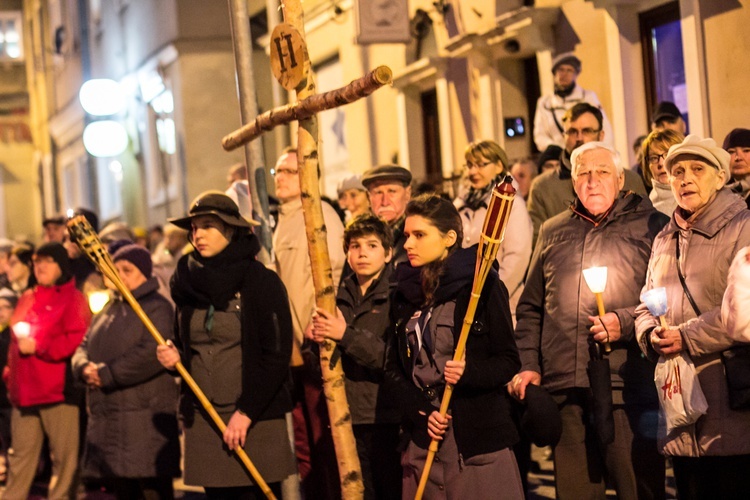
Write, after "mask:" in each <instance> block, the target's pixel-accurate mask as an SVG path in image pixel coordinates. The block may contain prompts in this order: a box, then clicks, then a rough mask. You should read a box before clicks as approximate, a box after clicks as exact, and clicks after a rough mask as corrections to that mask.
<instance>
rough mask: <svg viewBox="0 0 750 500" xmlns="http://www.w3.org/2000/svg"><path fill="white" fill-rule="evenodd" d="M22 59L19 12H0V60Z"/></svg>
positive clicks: (20, 18) (21, 29)
mask: <svg viewBox="0 0 750 500" xmlns="http://www.w3.org/2000/svg"><path fill="white" fill-rule="evenodd" d="M9 59H14V60H21V59H23V28H22V17H21V13H20V12H17V11H3V12H0V60H9Z"/></svg>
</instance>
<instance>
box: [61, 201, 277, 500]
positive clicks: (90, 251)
mask: <svg viewBox="0 0 750 500" xmlns="http://www.w3.org/2000/svg"><path fill="white" fill-rule="evenodd" d="M68 230H69V231H70V232H71V234H72V235H73V237H74V239H75V242H76V243H77V244H78V246H79V247H81V250H82V251H83V253H84V254H86V256H88V258H89V259H91V261H92V262H93V263H94V265H95V266H96V267H97V268H99V270H100V271H101V273H102V274H103V275H104V276H105V277H106V278H107V279H109V280H110V281H111V282H112V283H114V285H115V287H117V290H119V291H120V293H121V294H122V296H123V298H124V299H125V300H127V301H128V304H130V307H132V308H133V311H135V313H136V315H138V317H139V318H140V320H141V321H142V322H143V324H144V325H145V326H146V329H147V330H148V331H149V333H150V334H151V336H152V337H154V339H155V340H156V342H157V343H158V344H159V345H167V343H166V341H165V340H164V337H162V336H161V334H160V333H159V331H158V330H157V329H156V327H155V326H154V324H153V323H152V322H151V319H150V318H149V317H148V315H147V314H146V313H145V312H144V311H143V308H142V307H141V305H140V304H139V303H138V301H137V300H136V299H135V297H133V294H132V293H131V292H130V290H129V289H128V287H127V286H125V283H123V282H122V279H121V278H120V275H119V274H118V273H117V268H115V265H114V263H113V262H112V258H111V257H110V255H109V253H108V252H107V250H106V249H105V248H104V245H102V242H101V240H99V237H98V236H97V235H96V232H95V231H94V229H93V228H92V227H91V225H90V224H89V223H88V221H87V220H86V218H85V217H84V216H82V215H79V216H77V217H73V218H72V219H70V220H69V221H68ZM175 369H176V370H177V371H178V372H179V374H180V376H181V377H182V380H184V381H185V382H186V383H187V385H188V387H190V390H191V391H193V394H195V397H197V398H198V401H200V403H201V405H203V408H204V409H205V410H206V412H207V413H208V414H209V415H210V416H211V420H213V421H214V424H216V427H218V428H219V431H220V432H221V433H222V434H223V433H224V431H225V430H226V428H227V426H226V424H225V423H224V421H223V420H222V419H221V417H220V416H219V414H218V413H216V410H215V409H214V407H213V406H212V405H211V402H210V401H209V400H208V398H207V397H206V395H205V394H203V391H202V390H201V388H200V387H198V384H196V383H195V380H194V379H193V377H191V376H190V373H188V371H187V369H186V368H185V366H184V365H183V364H182V363H181V362H177V364H176V365H175ZM234 452H235V453H236V454H237V456H238V457H239V458H240V461H241V462H242V464H243V465H244V466H245V468H246V469H247V470H248V472H250V475H251V476H252V477H253V481H254V482H255V484H256V485H257V486H258V487H259V488H260V489H261V490H263V493H265V495H266V497H267V498H269V499H272V500H276V497H275V496H274V494H273V492H272V491H271V488H269V487H268V484H266V482H265V481H264V480H263V478H262V477H261V475H260V472H258V469H256V468H255V465H253V463H252V462H251V461H250V457H248V456H247V453H245V450H243V449H242V448H241V447H239V446H238V447H237V448H235V449H234Z"/></svg>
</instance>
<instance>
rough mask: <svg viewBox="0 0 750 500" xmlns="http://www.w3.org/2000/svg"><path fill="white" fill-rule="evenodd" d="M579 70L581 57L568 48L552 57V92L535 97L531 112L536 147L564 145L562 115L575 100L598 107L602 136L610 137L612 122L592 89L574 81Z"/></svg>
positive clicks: (608, 138) (542, 149)
mask: <svg viewBox="0 0 750 500" xmlns="http://www.w3.org/2000/svg"><path fill="white" fill-rule="evenodd" d="M580 73H581V60H580V59H578V58H577V57H576V56H575V55H573V53H572V52H565V53H563V54H560V55H558V56H557V57H555V59H554V60H553V61H552V74H553V75H554V82H555V92H554V94H552V95H544V96H542V97H540V98H539V100H538V101H537V103H536V114H535V115H534V142H535V143H536V147H537V149H539V151H544V150H545V149H547V147H548V146H550V145H553V144H554V145H557V146H561V147H562V146H564V144H565V140H564V138H563V131H564V128H563V127H564V125H563V116H565V113H566V112H567V111H568V110H569V109H570V108H572V107H573V106H575V105H576V104H578V103H579V102H587V103H589V104H591V105H592V106H595V107H597V108H599V109H600V110H601V112H602V116H603V124H602V128H603V130H604V139H603V140H604V141H606V142H607V143H610V142H611V141H612V138H614V135H613V134H612V125H610V123H609V120H608V119H607V115H606V114H605V113H604V110H603V109H602V105H601V103H600V102H599V97H597V95H596V92H594V91H593V90H587V89H584V88H582V87H581V86H580V85H578V84H577V83H576V79H577V78H578V75H579V74H580Z"/></svg>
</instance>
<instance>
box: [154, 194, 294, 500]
mask: <svg viewBox="0 0 750 500" xmlns="http://www.w3.org/2000/svg"><path fill="white" fill-rule="evenodd" d="M171 222H172V223H173V224H175V225H177V226H179V227H182V228H184V229H187V230H189V231H190V241H191V243H192V244H193V246H194V247H195V249H196V251H194V252H191V253H190V254H188V255H185V256H184V257H182V258H181V259H180V261H179V262H178V264H177V269H176V271H175V274H174V275H173V276H172V283H171V289H172V299H173V300H174V302H175V304H176V306H177V321H176V324H177V328H178V335H177V339H176V341H177V348H175V347H174V346H159V347H158V348H157V355H158V357H159V361H161V363H162V364H163V365H164V366H165V367H166V368H168V369H172V368H174V365H175V364H176V363H177V361H179V360H182V363H183V364H184V365H185V368H187V370H188V371H189V372H190V374H191V375H192V376H193V378H194V379H195V381H196V382H197V384H198V385H199V386H200V387H201V389H202V390H203V392H204V393H205V394H206V397H207V398H208V399H209V401H211V403H212V404H213V406H214V408H215V409H216V411H217V412H218V414H219V415H220V416H221V418H222V419H223V420H224V422H225V423H226V424H227V428H226V430H225V431H224V434H223V436H220V435H218V433H217V431H216V430H215V427H214V424H213V423H212V421H211V419H210V417H209V416H208V415H207V414H206V412H205V411H204V410H203V408H202V406H201V405H200V404H198V401H197V399H196V398H195V397H194V396H193V395H192V393H189V392H186V391H184V396H183V400H182V404H181V412H182V416H183V419H184V428H185V482H186V483H187V484H192V485H197V486H203V487H204V488H205V490H206V494H207V495H208V497H209V498H222V499H225V498H243V499H244V498H256V497H257V498H262V497H263V493H262V492H261V490H260V489H259V488H258V487H257V486H255V485H254V482H253V481H252V479H251V477H250V475H249V473H248V472H247V471H245V469H244V467H243V466H242V465H241V463H240V462H239V461H238V460H237V458H236V457H235V456H234V453H233V450H234V449H235V448H236V447H238V446H242V447H243V448H244V449H245V451H246V452H247V454H248V456H249V457H250V459H251V460H252V461H253V463H254V465H255V466H256V467H257V469H258V471H259V472H260V474H261V476H262V477H263V479H264V480H265V481H266V482H267V483H268V484H269V486H270V487H271V489H272V490H273V491H274V493H275V494H276V496H277V497H280V495H281V492H280V482H281V480H283V479H284V478H286V477H287V476H289V475H290V474H293V473H294V472H295V470H296V466H295V462H294V456H293V454H292V449H291V445H290V443H289V435H288V432H287V427H286V420H285V414H286V412H289V411H291V409H292V401H291V396H290V393H289V390H288V385H287V383H288V378H289V361H290V358H291V353H292V322H291V314H290V312H289V302H288V300H287V295H286V290H285V288H284V285H283V284H282V283H281V280H280V279H279V278H278V276H276V274H275V273H273V272H272V271H269V270H268V269H266V268H265V266H263V264H261V263H260V262H258V261H256V260H255V255H256V254H257V252H258V251H259V250H260V245H259V243H258V240H257V238H255V236H253V234H252V233H251V232H250V222H248V221H247V220H245V219H244V218H242V216H241V215H240V213H239V209H238V207H237V205H236V204H235V203H234V202H233V201H232V200H231V199H230V198H229V197H228V196H226V195H225V194H223V193H220V192H218V191H207V192H205V193H203V194H201V195H199V196H198V198H196V199H195V200H194V201H193V203H192V205H191V207H190V211H189V212H188V215H187V217H184V218H182V219H177V220H172V221H171ZM178 349H179V351H178Z"/></svg>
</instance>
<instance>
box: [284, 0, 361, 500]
mask: <svg viewBox="0 0 750 500" xmlns="http://www.w3.org/2000/svg"><path fill="white" fill-rule="evenodd" d="M281 6H282V10H283V13H284V21H285V22H286V23H288V24H290V25H292V26H293V27H294V28H295V29H296V30H297V31H298V32H299V33H300V35H302V39H303V40H304V33H305V31H304V30H305V27H304V17H303V12H302V6H301V3H300V1H299V0H282V4H281ZM304 55H305V57H304V66H305V68H304V75H305V76H304V77H303V79H302V81H301V82H300V83H299V85H297V88H296V89H295V91H296V94H297V100H298V101H301V100H304V99H306V98H308V97H310V96H312V95H314V94H315V82H314V80H313V75H312V71H311V67H310V66H311V64H310V59H309V57H308V55H307V50H305V51H304ZM297 161H298V166H299V180H300V189H301V191H302V210H303V212H304V217H305V232H306V234H307V243H308V249H309V253H310V263H311V264H312V277H313V284H314V287H315V302H316V305H317V306H318V307H321V308H323V309H325V310H326V311H328V312H330V313H332V314H336V297H335V296H334V285H333V274H332V271H331V261H330V258H329V256H328V244H327V241H326V226H325V222H324V220H323V207H322V205H321V201H320V190H319V181H318V120H317V117H316V116H315V115H314V114H313V115H311V116H310V117H308V118H305V119H303V120H300V122H299V131H298V136H297ZM335 349H336V344H335V342H332V341H330V340H327V341H326V342H324V343H323V344H321V345H320V365H321V370H322V373H323V390H324V391H325V397H326V403H327V405H328V416H329V419H330V421H331V434H332V435H333V443H334V447H335V449H336V460H337V462H338V468H339V479H340V481H341V495H342V497H343V498H344V499H355V498H356V499H358V498H362V497H363V495H364V484H363V483H362V472H361V469H360V464H359V457H358V456H357V446H356V442H355V440H354V432H353V430H352V418H351V414H350V413H349V405H348V403H347V400H346V392H345V390H344V370H343V369H342V368H341V359H340V358H339V359H338V360H337V361H336V363H335V364H331V358H332V355H333V353H334V351H335Z"/></svg>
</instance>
